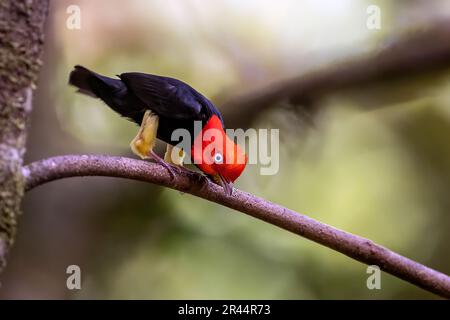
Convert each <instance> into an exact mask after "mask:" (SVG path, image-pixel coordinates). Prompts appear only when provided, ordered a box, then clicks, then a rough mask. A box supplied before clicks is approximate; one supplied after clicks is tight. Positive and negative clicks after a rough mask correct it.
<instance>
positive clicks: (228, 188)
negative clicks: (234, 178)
mask: <svg viewBox="0 0 450 320" xmlns="http://www.w3.org/2000/svg"><path fill="white" fill-rule="evenodd" d="M214 180H215V181H216V182H217V183H218V184H219V185H221V186H222V188H223V190H224V191H225V193H226V195H228V196H231V195H232V194H233V183H232V182H229V181H227V179H225V178H224V177H223V176H222V175H221V174H220V173H219V174H217V175H216V176H215V177H214Z"/></svg>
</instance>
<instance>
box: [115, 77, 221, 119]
mask: <svg viewBox="0 0 450 320" xmlns="http://www.w3.org/2000/svg"><path fill="white" fill-rule="evenodd" d="M119 78H120V79H121V80H122V81H123V82H124V83H125V85H126V86H127V88H128V89H129V90H130V91H131V92H132V93H133V94H134V95H135V96H136V97H137V98H138V99H139V100H141V102H142V103H144V104H145V105H146V106H148V108H149V109H150V110H152V111H153V112H155V113H156V114H158V115H161V116H164V117H167V118H169V119H194V120H195V119H198V120H202V119H205V118H208V117H209V116H210V113H211V112H212V113H216V112H218V111H217V110H216V109H215V108H214V106H213V108H214V109H215V110H208V109H209V107H210V105H212V103H211V102H210V101H209V100H207V99H206V98H205V97H203V96H202V95H201V94H200V93H199V92H197V91H196V90H195V89H193V88H192V87H190V86H189V85H187V84H186V83H184V82H182V81H180V80H177V79H173V78H168V77H162V76H156V75H151V74H146V73H139V72H127V73H122V74H121V75H119Z"/></svg>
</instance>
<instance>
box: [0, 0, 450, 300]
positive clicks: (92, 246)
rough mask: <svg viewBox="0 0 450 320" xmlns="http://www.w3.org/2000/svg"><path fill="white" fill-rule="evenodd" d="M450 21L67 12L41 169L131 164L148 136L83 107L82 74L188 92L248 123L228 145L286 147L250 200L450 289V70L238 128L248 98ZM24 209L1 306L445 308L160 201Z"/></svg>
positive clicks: (43, 104) (329, 8) (95, 107)
mask: <svg viewBox="0 0 450 320" xmlns="http://www.w3.org/2000/svg"><path fill="white" fill-rule="evenodd" d="M72 4H75V5H78V6H79V7H80V9H81V29H79V30H70V29H68V28H67V27H66V20H67V18H68V16H69V14H68V13H67V12H66V10H67V7H68V6H69V5H72ZM371 4H375V5H378V6H379V7H380V8H381V19H382V20H381V29H380V30H369V29H368V28H367V26H366V21H367V18H368V14H367V12H366V10H367V7H368V6H369V5H371ZM447 19H450V2H449V1H446V0H441V1H439V0H432V1H425V0H416V1H357V0H328V1H326V0H321V1H312V0H302V1H296V0H292V1H287V0H283V1H269V0H268V1H256V0H255V1H239V0H227V1H225V0H223V1H201V0H197V1H194V0H189V1H185V0H179V1H163V0H159V1H140V0H133V1H127V2H124V1H119V0H108V1H106V0H96V1H86V0H84V1H82V0H71V1H53V3H52V8H51V11H50V17H49V22H48V24H47V38H46V54H45V60H44V67H43V69H42V72H41V75H40V81H39V85H38V90H37V92H36V98H35V103H34V110H33V115H32V119H31V123H30V131H29V137H28V152H27V162H30V161H33V160H38V159H41V158H45V157H49V156H53V155H60V154H67V153H101V154H113V155H125V156H132V154H131V152H130V150H129V147H128V144H129V141H130V140H131V139H132V138H133V137H134V135H135V134H136V131H137V127H136V126H135V125H134V124H132V123H130V122H127V121H125V120H124V119H121V118H120V117H118V116H117V115H116V114H114V113H113V112H112V111H110V110H109V109H108V108H106V107H105V106H104V105H103V104H102V103H101V102H100V101H97V100H94V99H91V98H89V97H86V96H82V95H78V94H75V93H74V91H75V90H74V89H73V88H70V87H68V86H67V77H68V74H69V72H70V70H71V68H72V67H73V65H75V64H82V65H84V66H87V67H89V68H92V69H94V70H96V71H98V72H99V73H103V74H106V75H110V76H113V75H115V74H118V73H121V72H124V71H142V72H148V73H156V74H162V75H168V76H173V77H176V78H179V79H182V80H184V81H186V82H188V83H189V84H191V85H192V86H194V87H195V88H196V89H198V90H199V91H201V92H202V93H204V94H205V95H207V96H208V97H210V98H211V99H212V100H213V101H214V102H215V103H216V104H217V106H218V107H219V108H220V109H221V110H222V111H223V112H224V114H225V115H226V114H230V115H235V116H229V118H225V121H226V124H227V126H228V127H234V126H235V125H237V124H238V123H242V120H245V123H246V124H247V126H248V127H252V128H279V129H280V139H281V143H280V170H279V173H278V174H277V175H274V176H261V175H259V170H258V166H250V167H249V168H248V169H247V170H246V172H245V174H244V175H243V176H242V177H241V178H240V180H239V183H238V187H239V188H242V189H243V190H246V191H248V192H251V193H254V194H256V195H258V196H261V197H264V198H266V199H268V200H270V201H274V202H276V203H279V204H281V205H284V206H286V207H289V208H291V209H293V210H296V211H298V212H302V213H304V214H307V215H309V216H311V217H312V218H314V219H318V220H320V221H322V222H325V223H327V224H330V225H333V226H335V227H338V228H341V229H344V230H346V231H349V232H352V233H355V234H358V235H361V236H364V237H367V238H369V239H371V240H373V241H375V242H377V243H379V244H381V245H384V246H387V247H388V248H391V249H393V250H395V251H397V252H399V253H401V254H403V255H405V256H407V257H410V258H412V259H414V260H416V261H419V262H421V263H424V264H426V265H428V266H430V267H433V268H435V269H437V270H440V271H442V272H445V273H450V255H449V240H450V235H449V232H448V231H449V227H450V216H449V210H450V197H449V194H448V191H449V186H450V143H449V141H450V139H449V138H450V95H449V90H450V73H449V72H448V70H447V69H446V68H441V69H439V70H434V71H433V72H428V73H426V74H424V75H422V74H415V75H414V76H412V77H407V78H406V79H402V80H398V79H396V80H395V81H394V80H391V79H389V76H386V77H385V78H384V79H383V81H381V82H380V81H378V82H377V83H376V84H373V85H371V84H370V83H369V84H365V85H364V86H361V87H359V86H358V85H356V86H353V87H351V88H346V89H345V90H334V91H333V92H330V93H328V94H324V95H322V96H321V97H320V98H317V99H315V100H314V101H308V103H303V105H302V103H300V104H296V103H294V102H292V101H289V100H286V101H282V102H280V103H276V104H274V105H273V106H271V107H270V108H265V110H264V112H262V111H261V112H252V113H251V115H248V114H247V115H246V116H245V119H240V118H239V114H240V112H239V110H238V111H236V110H227V108H238V107H239V103H236V102H235V103H228V101H239V97H241V96H245V95H246V94H247V93H251V92H264V90H268V88H269V89H270V88H271V85H272V84H277V83H279V81H281V80H284V79H290V78H292V77H297V76H301V75H304V74H307V73H311V72H314V70H319V69H320V70H323V69H324V68H325V69H326V68H329V67H333V65H334V64H336V63H338V62H339V61H341V60H348V61H351V60H352V59H353V58H354V57H361V56H364V55H370V54H371V53H373V52H377V51H378V50H381V49H382V48H385V47H386V44H389V43H392V42H395V41H397V40H398V39H399V37H401V35H404V34H411V33H415V32H419V31H420V30H422V29H423V28H426V27H427V26H429V25H432V24H433V23H436V21H446V20H447ZM419 49H420V48H419ZM414 53H415V52H411V54H414ZM449 66H450V63H449ZM308 105H314V108H307V106H308ZM236 106H237V107H236ZM299 110H302V111H301V112H299ZM236 115H237V116H236ZM161 150H163V149H161ZM23 207H24V213H23V215H22V216H21V217H20V224H19V232H18V239H17V242H16V245H15V247H14V249H13V251H12V254H11V259H10V261H9V265H8V268H7V270H6V272H5V274H4V275H3V276H2V279H3V281H2V282H3V283H2V289H1V290H0V297H1V298H32V299H34V298H64V299H90V298H93V299H103V298H105V299H110V298H118V299H122V298H123V299H133V298H136V299H165V298H172V299H222V298H224V299H228V298H232V299H339V298H354V299H380V298H386V299H398V298H406V299H409V298H425V299H429V298H431V299H433V298H435V296H432V295H431V294H428V293H426V292H424V291H422V290H420V289H418V288H416V287H414V286H412V285H410V284H407V283H405V282H403V281H401V280H399V279H396V278H394V277H391V276H389V275H387V274H384V273H383V274H382V280H381V290H368V289H367V287H366V279H367V277H368V274H366V266H365V265H363V264H361V263H359V262H356V261H353V260H351V259H349V258H347V257H345V256H343V255H341V254H338V253H336V252H334V251H332V250H329V249H327V248H324V247H322V246H320V245H317V244H315V243H312V242H310V241H308V240H305V239H303V238H300V237H298V236H295V235H293V234H290V233H288V232H286V231H283V230H281V229H278V228H276V227H274V226H271V225H267V224H265V223H263V222H261V221H258V220H255V219H253V218H251V217H248V216H245V215H243V214H241V213H238V212H235V211H232V210H230V209H227V208H223V207H221V206H219V205H216V204H213V203H208V202H205V201H203V200H200V199H197V198H195V197H192V196H190V195H186V194H180V193H179V192H176V191H172V190H168V189H164V188H161V187H158V186H153V185H149V184H144V183H139V182H134V181H126V180H118V179H113V178H73V179H69V180H65V181H58V182H54V183H51V184H47V185H45V186H42V187H40V188H38V189H36V190H33V191H32V192H30V193H28V194H27V195H26V198H25V203H24V206H23ZM71 264H76V265H79V266H80V267H81V270H82V289H81V290H76V291H70V290H68V289H67V288H66V278H67V274H66V268H67V266H68V265H71Z"/></svg>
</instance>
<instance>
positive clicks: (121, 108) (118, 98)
mask: <svg viewBox="0 0 450 320" xmlns="http://www.w3.org/2000/svg"><path fill="white" fill-rule="evenodd" d="M69 84H71V85H73V86H74V87H76V88H78V92H80V93H83V94H86V95H89V96H91V97H94V98H100V99H101V100H103V101H104V102H105V103H106V104H107V105H108V106H109V107H110V108H111V109H113V110H114V111H116V112H117V113H119V114H120V115H121V116H123V117H126V118H129V119H130V120H132V121H134V122H136V123H138V124H139V123H140V122H141V120H142V117H143V114H144V112H145V108H143V106H142V103H140V102H139V101H137V100H136V99H135V97H134V96H132V95H131V94H129V92H128V89H127V87H126V85H125V84H124V83H123V82H122V81H121V80H120V79H113V78H109V77H106V76H102V75H100V74H98V73H95V72H93V71H91V70H89V69H87V68H85V67H83V66H80V65H76V66H75V67H74V69H73V70H72V72H71V73H70V76H69Z"/></svg>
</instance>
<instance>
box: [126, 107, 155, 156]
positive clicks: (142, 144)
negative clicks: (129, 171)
mask: <svg viewBox="0 0 450 320" xmlns="http://www.w3.org/2000/svg"><path fill="white" fill-rule="evenodd" d="M158 122H159V118H158V116H157V115H156V114H154V113H152V112H151V111H150V110H147V111H146V112H145V114H144V118H143V119H142V124H141V128H140V129H139V132H138V134H137V135H136V137H135V138H134V139H133V140H132V141H131V143H130V147H131V150H132V151H133V152H134V153H135V154H136V155H138V156H139V157H141V158H142V159H148V158H151V154H152V153H153V147H154V146H155V142H156V132H157V131H158Z"/></svg>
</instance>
